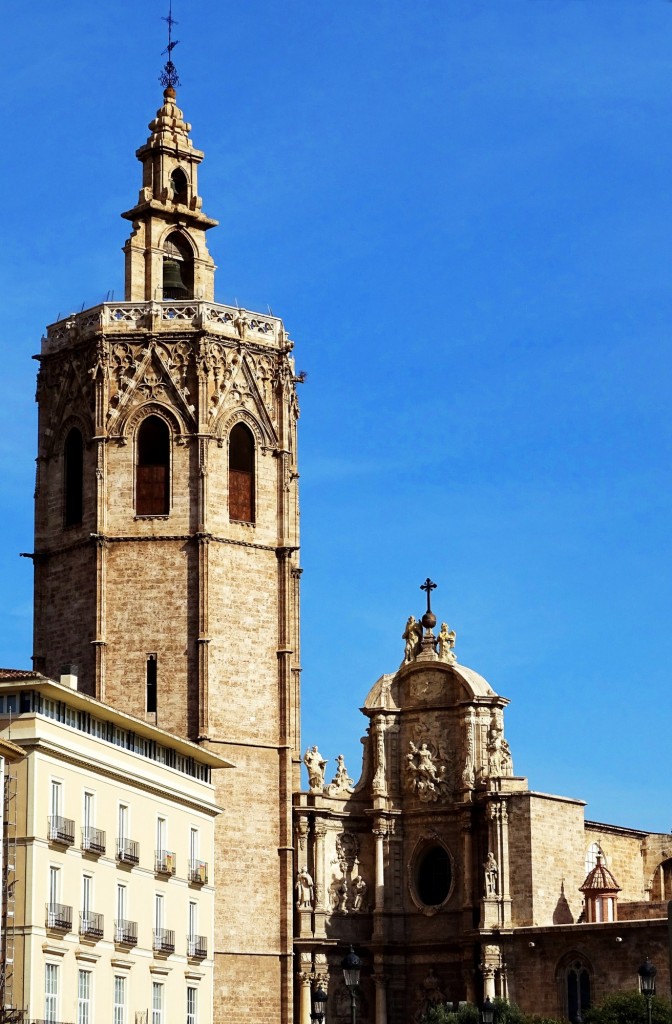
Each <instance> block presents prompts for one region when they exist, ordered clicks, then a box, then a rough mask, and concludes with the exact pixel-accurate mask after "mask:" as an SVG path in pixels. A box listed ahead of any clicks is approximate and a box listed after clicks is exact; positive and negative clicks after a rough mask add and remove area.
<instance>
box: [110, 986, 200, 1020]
mask: <svg viewBox="0 0 672 1024" xmlns="http://www.w3.org/2000/svg"><path fill="white" fill-rule="evenodd" d="M113 1024H126V978H124V977H122V976H121V975H119V974H115V976H114V1019H113ZM194 1024H195V1021H194Z"/></svg>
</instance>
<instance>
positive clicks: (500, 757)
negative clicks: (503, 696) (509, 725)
mask: <svg viewBox="0 0 672 1024" xmlns="http://www.w3.org/2000/svg"><path fill="white" fill-rule="evenodd" d="M488 775H489V776H490V778H493V779H496V778H500V777H501V776H502V775H513V759H512V757H511V749H510V747H509V744H508V743H507V742H506V740H505V739H504V716H503V714H502V709H501V708H493V711H492V714H491V716H490V727H489V729H488Z"/></svg>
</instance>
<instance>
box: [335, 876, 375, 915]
mask: <svg viewBox="0 0 672 1024" xmlns="http://www.w3.org/2000/svg"><path fill="white" fill-rule="evenodd" d="M330 890H331V895H330V903H331V909H332V911H333V912H334V913H335V914H359V913H361V912H363V911H365V910H366V909H367V904H366V902H365V897H366V893H367V890H368V886H367V884H366V882H365V881H364V879H363V878H362V876H361V875H359V874H356V875H354V876H353V877H352V878H348V877H347V876H345V875H341V876H340V877H334V879H333V881H332V883H331V886H330Z"/></svg>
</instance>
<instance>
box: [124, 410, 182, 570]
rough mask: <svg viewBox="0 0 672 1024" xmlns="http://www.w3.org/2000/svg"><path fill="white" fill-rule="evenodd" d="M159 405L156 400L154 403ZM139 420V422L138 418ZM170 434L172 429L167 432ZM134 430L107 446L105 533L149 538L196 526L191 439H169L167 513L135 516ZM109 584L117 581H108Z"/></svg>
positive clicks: (135, 456) (180, 531) (176, 532)
mask: <svg viewBox="0 0 672 1024" xmlns="http://www.w3.org/2000/svg"><path fill="white" fill-rule="evenodd" d="M154 404H157V405H158V404H160V403H154ZM140 422H142V421H140ZM171 433H172V431H171ZM136 436H137V435H136V433H132V434H131V435H130V436H129V438H128V443H127V444H125V445H116V444H114V443H110V444H108V447H107V480H106V488H107V495H108V501H107V511H106V516H107V524H106V532H107V533H109V534H111V535H113V536H114V535H115V534H116V535H118V536H122V537H152V536H159V537H161V536H165V535H167V534H171V535H174V534H178V533H179V534H185V533H189V532H190V531H191V530H195V529H196V523H195V522H194V519H193V517H194V515H195V506H196V502H195V501H194V497H195V494H196V480H197V478H198V465H197V457H198V455H197V450H196V448H197V446H196V444H195V443H194V442H193V441H190V442H189V443H187V444H178V443H176V442H175V439H174V438H173V443H172V444H171V449H170V450H171V466H170V482H171V488H170V514H169V515H168V516H166V517H158V518H150V517H145V516H142V517H140V518H136V515H135V493H134V487H135V461H136V458H137V455H136ZM110 582H111V583H112V584H113V583H114V582H117V581H110Z"/></svg>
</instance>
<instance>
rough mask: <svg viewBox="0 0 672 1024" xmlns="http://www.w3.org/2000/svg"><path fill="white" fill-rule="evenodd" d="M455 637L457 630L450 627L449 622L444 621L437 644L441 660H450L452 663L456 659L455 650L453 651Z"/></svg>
mask: <svg viewBox="0 0 672 1024" xmlns="http://www.w3.org/2000/svg"><path fill="white" fill-rule="evenodd" d="M455 638H456V633H455V630H454V629H448V624H447V623H445V622H442V623H441V629H440V630H439V635H438V638H437V644H438V648H439V650H438V655H439V660H440V661H448V662H451V663H452V662H454V661H455V660H456V658H455V652H454V651H453V648H454V647H455Z"/></svg>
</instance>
